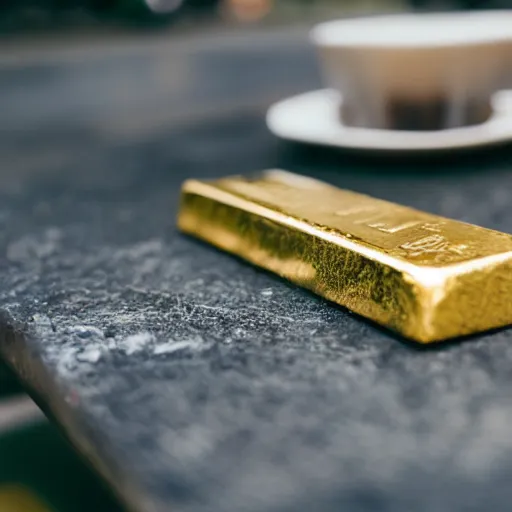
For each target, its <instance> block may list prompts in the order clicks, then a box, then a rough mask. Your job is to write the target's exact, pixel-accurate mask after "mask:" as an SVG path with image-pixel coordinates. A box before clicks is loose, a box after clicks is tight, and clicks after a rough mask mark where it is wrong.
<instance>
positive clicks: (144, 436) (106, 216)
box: [0, 31, 512, 512]
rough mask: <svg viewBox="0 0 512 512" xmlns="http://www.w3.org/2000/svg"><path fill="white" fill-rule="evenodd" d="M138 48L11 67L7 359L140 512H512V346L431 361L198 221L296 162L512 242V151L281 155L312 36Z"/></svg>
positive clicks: (0, 190) (6, 72)
mask: <svg viewBox="0 0 512 512" xmlns="http://www.w3.org/2000/svg"><path fill="white" fill-rule="evenodd" d="M107 46H108V45H107ZM119 46H120V47H117V46H116V45H110V46H108V47H106V48H102V45H101V44H97V45H96V50H90V49H89V50H84V51H82V50H80V51H79V50H76V51H74V50H72V49H68V48H62V49H61V50H60V51H57V52H56V53H55V54H53V55H50V56H48V54H47V53H44V52H43V51H42V50H41V52H40V53H41V54H40V55H35V56H32V57H31V56H30V55H31V54H30V52H26V51H25V52H20V54H19V55H18V54H16V51H14V50H12V51H11V52H10V53H9V54H8V55H7V54H4V55H3V56H2V58H1V59H0V61H1V66H0V86H1V90H2V94H1V95H0V112H1V116H0V128H1V132H2V137H1V139H0V223H1V229H0V248H1V260H0V264H1V274H0V284H1V285H0V305H1V332H2V336H1V341H0V353H1V354H2V356H3V358H4V359H5V360H6V361H8V363H9V364H10V365H11V366H12V367H13V368H14V369H15V371H16V372H17V374H18V375H19V376H20V377H21V379H22V380H23V381H24V383H25V384H26V386H27V387H28V388H29V389H30V390H31V391H32V393H33V394H34V396H35V397H36V398H37V400H38V401H39V403H40V404H41V405H42V406H43V408H44V409H45V410H46V411H47V412H48V413H49V414H50V415H51V416H52V417H53V418H54V419H55V421H57V422H58V423H59V424H60V425H62V427H63V430H64V431H65V432H66V434H67V436H68V437H69V438H70V439H71V440H72V442H73V443H74V444H75V445H76V447H77V448H78V449H79V450H80V451H81V452H82V453H83V455H84V456H85V457H86V458H88V459H89V460H90V461H91V462H92V464H93V465H94V466H95V467H96V468H97V470H98V471H99V472H100V473H101V474H102V475H103V476H104V478H105V479H106V480H107V481H108V482H109V484H110V485H111V486H112V487H113V488H114V489H115V490H116V491H117V493H118V494H119V496H121V497H122V499H123V500H124V502H125V503H126V505H127V506H128V508H130V509H132V510H137V511H151V512H152V511H164V510H180V511H184V512H191V511H194V512H202V511H222V512H241V511H247V512H257V511H265V512H291V511H297V510H304V511H310V510H321V511H325V512H327V511H340V510H347V511H348V510H349V511H351V512H370V511H379V512H380V511H393V512H410V511H411V510H414V511H437V512H439V511H450V512H453V511H459V510H460V511H462V510H464V511H473V510H494V511H505V510H509V509H510V503H511V500H512V486H511V485H510V479H511V475H512V434H511V425H512V330H506V329H505V330H501V331H498V332H494V333H491V334H487V335H483V336H478V337H474V338H472V339H467V340H464V341H463V342H461V343H452V344H449V345H445V346H442V347H441V346H439V347H435V348H433V349H429V350H424V349H419V348H417V347H415V346H413V345H410V344H407V343H405V342H404V341H402V340H400V339H399V338H397V337H395V336H393V335H391V334H389V333H388V332H386V331H384V330H382V329H380V328H378V327H376V326H375V325H372V324H370V323H368V322H366V321H364V320H362V319H361V318H359V317H357V316H354V315H352V314H350V313H349V312H347V311H346V310H344V309H342V308H339V307H337V306H334V305H332V304H330V303H328V302H326V301H324V300H322V299H320V298H317V297H315V296H314V295H312V294H310V293H308V292H306V291H304V290H301V289H299V288H297V287H295V286H292V285H290V284H288V283H286V282H284V281H283V280H280V279H279V278H276V277H275V276H273V275H270V274H268V273H265V272H262V271H259V270H258V269H255V268H253V267H251V266H249V265H247V264H245V263H243V262H242V261H239V260H237V259H235V258H233V257H231V256H228V255H226V254H223V253H221V252H219V251H217V250H215V249H213V248H211V247H208V246H206V245H204V244H202V243H199V242H197V241H194V240H192V239H189V238H186V237H184V236H182V235H180V234H179V233H178V232H177V231H176V229H175V226H174V220H175V215H176V208H177V199H178V191H179V186H180V183H181V182H182V180H183V179H184V178H186V177H188V176H197V177H207V176H218V175H225V174H230V173H240V172H248V171H252V170H255V169H260V168H264V167H269V166H275V165H281V166H283V167H286V168H288V169H291V170H296V171H300V172H304V173H308V174H312V175H315V176H318V177H320V178H322V179H326V180H328V181H330V182H333V183H336V184H339V185H341V186H344V187H347V188H353V189H355V190H359V191H363V192H368V193H370V194H374V195H376V196H379V197H383V198H386V199H391V200H395V201H399V202H402V203H404V204H409V205H413V206H416V207H419V208H422V209H425V210H428V211H432V212H436V213H440V214H444V215H447V216H451V217H454V218H458V219H461V220H465V221H470V222H475V223H478V224H482V225H485V226H488V227H491V228H497V229H500V230H504V231H509V232H512V202H511V201H512V172H511V171H512V153H511V152H510V151H509V150H507V149H506V148H505V149H499V150H498V149H494V150H492V151H488V152H483V153H474V154H471V155H466V156H461V157H456V156H450V155H446V156H444V157H440V158H430V157H423V158H421V159H420V160H417V159H416V160H415V159H410V158H409V159H405V158H401V159H397V158H395V159H392V160H391V159H389V158H388V157H383V156H377V157H364V155H363V156H362V155H354V154H343V153H334V152H325V151H321V150H318V149H314V148H303V147H297V146H289V145H286V144H282V143H279V142H278V141H277V140H275V139H274V138H273V137H272V136H271V135H270V134H269V133H268V132H267V130H266V128H265V124H264V113H265V109H266V107H267V106H268V105H269V104H270V103H271V102H272V101H274V100H276V99H278V98H280V97H282V96H285V95H288V94H291V93H293V92H297V91H301V90H308V89H310V88H314V87H316V86H317V85H318V78H317V74H316V68H315V64H314V59H313V54H312V52H311V51H310V49H309V47H308V46H307V43H306V38H305V36H304V34H303V33H302V32H295V31H288V32H284V33H279V32H278V31H275V32H269V33H261V34H259V33H249V34H247V35H240V34H233V35H231V36H229V37H221V36H214V35H212V36H204V37H202V38H199V39H194V40H192V39H191V40H186V39H178V38H170V39H169V40H167V36H165V37H164V36H158V37H155V38H153V39H151V40H149V41H147V40H143V41H140V43H139V42H137V41H135V42H131V43H129V44H128V43H127V44H126V45H124V46H123V45H119Z"/></svg>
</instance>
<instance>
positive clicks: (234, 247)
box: [178, 170, 512, 343]
mask: <svg viewBox="0 0 512 512" xmlns="http://www.w3.org/2000/svg"><path fill="white" fill-rule="evenodd" d="M178 225H179V227H180V229H181V230H182V231H184V232H186V233H189V234H191V235H194V236H196V237H198V238H201V239H203V240H206V241H207V242H210V243H212V244H214V245H216V246H217V247H220V248H221V249H224V250H226V251H229V252H231V253H233V254H236V255H238V256H241V257H242V258H244V259H246V260H248V261H250V262H251V263H254V264H256V265H258V266H260V267H263V268H265V269H268V270H271V271H273V272H275V273H277V274H279V275H280V276H282V277H285V278H286V279H289V280H290V281H293V282H294V283H297V284H299V285H301V286H304V287H305V288H309V289H310V290H313V291H314V292H316V293H318V294H319V295H321V296H323V297H325V298H327V299H329V300H331V301H334V302H336V303H338V304H341V305H342V306H345V307H347V308H349V309H351V310H352V311H354V312H356V313H358V314H360V315H363V316H365V317H367V318H370V319H371V320H374V321H375V322H378V323H379V324H382V325H384V326H386V327H388V328H390V329H393V330H395V331H397V332H399V333H401V334H402V335H404V336H406V337H408V338H412V339H414V340H416V341H418V342H421V343H429V342H433V341H439V340H444V339H447V338H452V337H455V336H462V335H467V334H471V333H475V332H479V331H484V330H487V329H492V328H496V327H501V326H504V325H507V324H510V323H512V272H511V271H512V236H510V235H508V234H505V233H500V232H498V231H492V230H490V229H485V228H481V227H478V226H474V225H471V224H465V223H462V222H457V221H454V220H450V219H445V218H443V217H439V216H436V215H431V214H429V213H424V212H420V211H417V210H413V209H412V208H407V207H405V206H400V205H397V204H393V203H389V202H387V201H382V200H379V199H374V198H372V197H369V196H366V195H362V194H357V193H355V192H350V191H348V190H341V189H338V188H336V187H333V186H331V185H328V184H326V183H323V182H320V181H317V180H314V179H311V178H306V177H304V176H298V175H295V174H291V173H289V172H286V171H281V170H270V171H265V172H263V173H261V174H259V175H258V176H257V177H255V178H247V177H242V176H233V177H228V178H223V179H219V180H216V181H211V182H203V181H196V180H189V181H187V182H185V183H184V185H183V188H182V198H181V208H180V212H179V218H178Z"/></svg>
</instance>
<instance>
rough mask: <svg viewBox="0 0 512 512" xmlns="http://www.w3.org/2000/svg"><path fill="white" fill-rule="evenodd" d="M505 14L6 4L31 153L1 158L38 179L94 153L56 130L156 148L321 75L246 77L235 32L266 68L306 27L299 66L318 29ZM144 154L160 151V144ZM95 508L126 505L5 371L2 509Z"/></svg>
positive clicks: (5, 0) (265, 3)
mask: <svg viewBox="0 0 512 512" xmlns="http://www.w3.org/2000/svg"><path fill="white" fill-rule="evenodd" d="M503 7H512V0H410V1H407V0H0V48H1V50H0V88H1V92H2V94H1V95H0V112H1V113H2V118H3V123H4V124H3V128H4V129H6V127H8V130H9V131H10V134H11V135H12V137H11V138H12V140H14V141H16V140H18V141H20V144H21V141H22V142H23V147H24V148H25V147H27V148H29V150H28V151H26V152H25V151H24V150H23V151H21V150H20V147H21V146H18V147H16V146H15V145H13V144H12V142H9V143H7V142H4V144H3V145H0V159H1V161H2V162H3V163H5V162H9V166H10V168H12V169H14V170H15V171H16V172H30V169H32V168H33V167H34V166H35V165H39V163H40V162H41V161H42V160H44V161H45V162H46V163H47V167H48V168H50V167H52V166H62V165H65V164H66V162H67V161H69V158H71V157H70V152H72V151H73V152H74V156H73V158H75V159H76V158H78V157H77V154H78V155H80V151H84V149H83V147H82V146H81V145H80V144H75V143H74V142H73V141H71V139H69V140H67V139H66V148H64V149H63V148H62V147H61V146H59V144H60V139H59V137H60V136H59V135H57V131H55V136H52V135H51V134H52V133H53V132H52V131H51V129H50V127H51V126H56V124H55V123H57V122H59V123H62V122H63V120H69V119H73V120H74V122H75V124H74V125H73V126H74V127H75V128H76V127H77V126H78V127H79V128H80V129H81V128H83V127H88V128H90V127H91V126H95V127H97V126H100V125H101V129H102V130H103V131H102V133H103V134H105V133H106V134H108V136H110V137H114V136H115V137H118V138H119V137H121V139H122V141H123V143H125V144H127V145H128V146H130V145H131V144H133V143H134V141H137V140H140V139H141V138H144V139H145V140H151V138H152V136H153V135H152V134H153V133H156V131H157V130H156V127H158V130H159V131H158V133H162V127H163V133H165V132H166V131H167V132H169V133H172V134H176V133H179V132H180V127H182V126H187V127H188V128H187V129H188V130H190V126H191V123H196V124H200V123H201V121H202V119H203V118H208V116H210V117H211V115H212V112H214V113H215V112H219V111H220V110H222V111H223V112H231V111H232V109H233V108H234V106H235V105H236V106H237V107H243V108H246V109H247V111H250V110H251V109H252V108H253V107H254V108H256V109H258V112H259V114H258V115H260V114H262V113H263V112H264V107H265V106H266V105H268V104H269V103H270V102H271V101H274V100H277V99H280V98H281V97H282V96H283V95H284V94H289V93H290V92H292V91H293V92H295V91H294V89H296V91H297V92H299V91H302V90H305V89H306V88H307V87H313V86H314V85H315V83H316V82H315V80H316V78H315V79H310V78H309V77H310V76H312V75H313V71H312V70H313V64H312V59H311V58H308V59H306V60H305V63H304V66H302V67H300V66H296V67H295V68H294V70H293V71H288V70H286V69H284V70H283V69H281V68H280V67H274V68H272V69H270V68H269V71H268V73H264V74H263V75H262V76H259V75H258V76H256V75H251V74H250V73H249V76H248V78H241V74H242V73H243V72H246V71H247V69H246V68H244V65H243V64H242V63H241V62H240V61H239V60H237V56H238V54H237V53H236V52H234V53H229V52H228V53H227V54H226V52H225V51H224V50H222V51H221V50H219V48H224V49H225V45H226V44H227V43H225V42H223V41H224V39H223V37H224V36H225V35H226V34H230V33H237V34H239V33H241V32H242V33H245V32H251V31H252V32H254V33H255V34H256V36H255V38H254V39H247V40H244V42H243V43H242V46H244V47H248V46H249V47H251V46H253V47H254V50H253V51H252V54H251V55H252V56H253V58H254V59H255V60H254V61H255V62H257V63H258V65H259V66H266V65H270V64H271V61H270V60H268V61H267V60H266V55H268V53H269V52H270V51H272V44H273V41H275V40H276V38H278V39H279V37H281V36H280V34H285V35H286V34H290V33H294V30H297V32H300V36H297V38H296V39H295V38H294V37H295V36H290V37H289V38H288V36H282V38H281V39H279V40H280V41H285V42H284V43H283V44H284V45H285V46H286V45H287V46H286V47H287V48H288V47H295V46H297V48H298V49H297V52H296V54H295V53H294V52H293V51H290V55H292V57H293V58H294V59H295V61H294V62H299V61H300V60H301V59H302V52H303V50H304V48H306V45H307V43H306V42H305V39H304V37H303V33H305V30H306V28H307V27H309V26H310V25H311V24H313V23H315V22H316V21H320V20H325V19H329V18H333V17H341V16H354V15H361V14H370V13H382V12H397V11H409V10H445V9H446V10H449V9H489V8H493V9H494V8H497V9H499V8H503ZM258 30H261V31H263V32H262V33H264V34H269V36H268V38H266V37H263V38H261V37H260V36H259V34H260V32H257V31H258ZM205 37H206V39H205ZM208 37H210V39H208ZM226 37H227V36H226ZM197 41H200V42H197ZM223 45H224V46H223ZM205 55H206V57H205ZM209 66H215V67H217V68H219V69H225V70H227V72H228V73H232V74H233V76H234V75H236V74H237V73H240V77H239V78H238V79H237V80H233V81H232V83H231V85H230V86H229V87H224V88H222V90H218V88H219V87H220V86H219V83H220V82H218V83H216V82H208V80H206V79H205V76H207V75H208V73H206V72H205V71H204V70H205V69H207V70H208V67H209ZM212 76H213V74H212ZM276 82H280V83H281V84H282V86H281V87H276V86H275V83H276ZM216 88H217V89H216ZM176 91H178V92H176ZM269 91H271V92H269ZM205 95H210V100H209V101H205V100H204V99H203V98H204V96H205ZM211 98H213V99H214V101H212V100H211ZM163 106H165V108H162V107H163ZM103 112H107V114H108V120H106V118H105V117H101V115H103ZM237 115H238V114H237ZM66 122H67V121H66ZM77 130H78V128H77ZM43 132H44V133H45V138H43V139H44V140H43V139H41V136H40V135H41V134H42V133H43ZM80 133H81V132H80ZM16 134H17V135H16ZM183 138H184V139H185V136H183ZM81 140H82V141H83V139H81ZM218 142H219V141H217V143H218ZM184 143H186V142H184ZM145 148H146V149H147V150H148V151H153V152H154V149H155V148H154V147H153V146H152V145H151V143H150V142H149V143H147V145H146V146H145ZM127 151H128V153H129V150H127ZM203 151H206V152H207V151H208V145H205V146H204V147H203ZM84 154H85V153H84ZM128 156H129V155H128ZM162 158H165V155H163V156H162ZM67 159H68V160H67ZM34 162H35V163H34ZM125 163H126V165H127V166H128V167H129V165H130V164H129V162H128V160H127V161H126V162H125ZM186 163H187V162H184V166H185V167H186V165H185V164H186ZM84 183H85V182H84ZM84 187H85V185H84ZM43 206H44V205H43ZM41 208H43V207H41ZM91 510H95V511H103V510H111V511H115V510H120V508H119V505H118V504H117V503H116V501H115V499H114V497H113V496H112V495H111V494H110V493H109V491H108V490H107V489H106V488H105V487H104V485H103V483H102V482H101V481H100V480H99V478H97V477H96V476H95V474H93V472H92V471H91V470H90V469H89V468H88V467H87V466H86V464H85V463H84V462H83V461H82V459H81V458H79V457H78V456H77V455H76V454H75V452H74V450H73V448H72V447H71V446H70V445H69V444H68V443H67V441H65V440H64V438H63V437H62V436H61V434H60V433H59V431H58V430H57V428H56V427H55V426H54V425H53V424H52V423H51V422H49V421H47V420H46V419H45V418H44V416H43V415H42V413H40V411H39V409H38V408H37V406H36V405H35V404H34V402H32V400H31V399H30V398H29V397H28V396H27V395H25V394H24V392H23V390H22V388H21V386H20V384H18V383H17V381H16V379H15V378H14V376H13V375H12V374H11V372H10V371H9V369H8V368H6V367H4V366H1V365H0V511H1V512H43V511H55V512H80V511H84V512H85V511H91Z"/></svg>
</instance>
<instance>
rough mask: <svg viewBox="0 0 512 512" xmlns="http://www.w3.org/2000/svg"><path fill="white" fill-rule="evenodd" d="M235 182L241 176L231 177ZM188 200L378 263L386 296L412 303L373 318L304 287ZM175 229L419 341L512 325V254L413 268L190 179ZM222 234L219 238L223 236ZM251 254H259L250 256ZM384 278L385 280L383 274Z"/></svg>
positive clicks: (369, 311) (364, 309)
mask: <svg viewBox="0 0 512 512" xmlns="http://www.w3.org/2000/svg"><path fill="white" fill-rule="evenodd" d="M285 172H286V171H285ZM263 176H264V175H263ZM230 179H243V177H238V176H232V177H230ZM306 179H310V178H306ZM318 183H322V182H318ZM325 185H326V186H328V185H327V184H325ZM187 196H198V197H202V198H205V199H206V200H208V201H210V202H211V203H212V205H214V204H218V205H225V206H228V207H230V208H232V209H233V211H239V212H245V213H247V214H249V215H252V216H253V217H254V219H265V220H267V221H270V222H271V223H274V224H275V225H280V226H283V227H284V228H286V229H287V230H290V232H291V231H293V232H299V233H303V234H304V233H305V234H307V235H308V236H310V237H311V238H312V239H319V240H323V241H324V242H326V243H327V244H330V245H332V246H336V247H338V248H340V250H343V251H345V253H350V254H357V255H358V257H360V258H361V259H362V260H364V261H366V262H374V263H376V264H377V265H379V266H381V267H382V268H383V269H387V271H392V272H393V276H394V277H393V279H394V286H395V287H396V290H395V291H393V289H390V290H387V292H388V293H395V292H396V293H397V294H405V295H407V300H408V301H409V304H406V305H404V306H403V309H400V310H399V311H398V310H397V311H396V312H395V313H396V315H395V316H396V317H398V316H400V317H401V318H400V319H399V318H394V319H393V318H391V317H390V316H387V317H386V315H382V314H380V313H379V314H376V309H375V308H372V307H369V305H368V304H364V303H363V302H364V300H362V301H361V302H360V303H357V302H351V301H350V300H347V299H346V297H343V294H342V293H337V291H336V290H334V291H333V290H326V289H325V287H323V286H322V283H319V282H318V281H317V282H313V281H311V282H310V281H308V282H305V281H304V279H302V277H300V276H299V275H298V274H297V275H293V272H289V271H287V270H286V269H284V270H283V265H282V264H279V262H275V261H274V262H272V261H270V260H269V258H268V257H264V255H262V254H261V252H259V251H258V250H257V248H255V247H254V246H252V247H251V248H249V246H247V247H246V248H244V243H245V242H244V238H243V236H242V235H241V234H240V233H232V232H230V233H228V231H227V230H225V229H223V228H222V226H220V225H217V226H215V229H217V228H221V231H219V232H216V233H215V232H213V231H212V229H211V228H212V225H211V223H212V222H215V219H213V218H211V217H212V216H210V218H208V219H207V218H206V217H205V212H202V211H200V210H194V209H193V208H192V209H191V208H189V207H187V205H186V203H187V201H186V198H187ZM214 207H215V206H214ZM213 217H215V216H213ZM194 219H195V220H194ZM198 221H199V223H198ZM451 222H457V221H451ZM208 223H210V228H209V229H207V226H208ZM178 225H179V227H180V229H181V230H182V231H184V232H186V233H189V234H192V235H194V236H197V237H199V238H202V239H204V240H206V241H208V242H210V243H212V244H214V245H216V246H217V247H219V248H221V249H224V250H227V251H229V252H231V253H234V254H236V255H238V256H241V257H243V258H244V259H246V260H248V261H250V262H252V263H254V264H256V265H258V266H261V267H263V268H266V269H267V270H271V271H274V272H276V273H278V274H279V275H281V276H283V277H285V278H287V279H289V280H291V281H294V282H296V283H297V284H300V285H302V286H305V287H307V288H310V289H311V290H313V291H315V292H317V293H319V294H320V295H322V296H324V297H326V298H327V299H329V300H332V301H334V302H337V303H338V304H341V305H342V306H345V307H348V308H349V309H351V310H353V311H355V312H356V313H359V314H361V315H363V316H366V317H368V318H370V319H372V320H374V321H376V322H378V323H380V324H382V325H384V326H386V327H389V328H391V329H393V330H395V331H397V332H399V333H401V334H402V335H404V336H406V337H408V338H411V339H413V340H415V341H417V342H420V343H430V342H434V341H441V340H444V339H448V338H453V337H458V336H462V335H467V334H472V333H475V332H480V331H483V330H488V329H492V328H497V327H502V326H504V325H508V324H509V323H511V322H512V300H510V299H511V297H512V251H508V252H502V253H499V254H494V255H491V256H485V257H482V258H478V259H474V260H469V261H464V262H460V263H456V264H448V265H445V266H443V267H435V268H434V267H428V266H420V265H415V264H414V263H411V262H409V261H407V260H405V259H402V258H399V257H394V256H390V255H388V254H386V253H384V252H383V251H379V250H378V249H374V248H372V247H369V246H367V245H365V244H362V243H359V242H358V241H355V240H351V239H350V237H347V236H344V235H341V234H340V233H337V232H335V231H330V230H325V229H321V228H320V227H319V226H315V225H313V224H311V223H309V222H307V221H305V220H303V219H300V218H297V217H293V216H291V215H287V214H285V213H283V212H280V211H278V210H276V209H272V208H269V207H267V206H264V205H261V204H258V203H257V202H254V201H251V200H248V199H246V198H244V197H240V196H239V195H237V194H236V193H234V192H230V191H226V190H222V189H220V188H219V187H217V186H216V185H215V182H209V183H208V182H203V181H198V180H187V181H186V182H185V183H184V184H183V187H182V203H181V208H180V212H179V216H178ZM201 225H202V227H201ZM482 229H484V228H482ZM219 233H222V235H221V236H219ZM251 251H253V253H254V254H251ZM380 278H381V279H385V278H383V277H382V276H381V277H380ZM338 292H339V290H338ZM507 299H508V300H507Z"/></svg>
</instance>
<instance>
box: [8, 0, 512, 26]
mask: <svg viewBox="0 0 512 512" xmlns="http://www.w3.org/2000/svg"><path fill="white" fill-rule="evenodd" d="M507 5H510V1H509V0H2V1H1V2H0V13H1V14H0V31H1V33H2V34H4V35H5V34H13V33H18V34H19V33H24V34H27V33H28V32H31V31H52V30H60V31H68V32H69V31H70V30H84V29H86V28H88V29H90V28H92V27H95V28H97V29H100V30H105V29H107V28H108V29H110V30H111V29H112V28H114V27H117V28H121V27H124V28H126V27H134V26H137V27H146V28H148V27H152V28H155V27H157V26H158V27H162V28H163V27H168V28H169V27H172V29H174V30H175V29H177V28H181V29H184V28H189V29H191V30H193V29H194V27H195V28H196V29H197V24H198V23H201V24H202V26H203V28H204V26H205V25H206V26H219V25H221V24H223V23H224V24H226V23H234V22H235V23H236V22H239V23H243V22H246V23H247V22H250V23H254V22H262V21H264V22H267V23H279V22H281V23H290V22H293V21H295V22H296V21H298V20H311V19H314V18H319V19H321V18H325V17H326V16H327V17H328V16H329V15H340V14H341V13H352V14H360V13H364V12H380V11H389V10H393V11H396V10H409V9H428V10H433V9H435V10H443V9H482V8H486V9H489V8H500V7H506V6H507Z"/></svg>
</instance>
